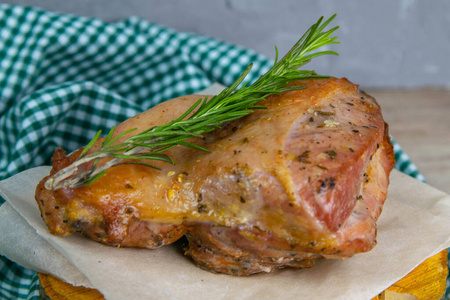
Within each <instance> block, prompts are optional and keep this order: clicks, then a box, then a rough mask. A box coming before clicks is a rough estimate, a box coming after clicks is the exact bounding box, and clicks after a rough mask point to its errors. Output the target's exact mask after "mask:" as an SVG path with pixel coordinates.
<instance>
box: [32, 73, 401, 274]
mask: <svg viewBox="0 0 450 300" xmlns="http://www.w3.org/2000/svg"><path fill="white" fill-rule="evenodd" d="M301 84H304V85H307V86H308V88H307V89H304V90H299V91H293V92H288V93H285V94H283V95H281V96H273V97H269V98H268V99H267V100H266V101H265V102H263V105H265V106H266V107H267V108H268V109H266V110H258V111H257V112H255V113H253V114H251V115H250V116H248V117H245V118H243V119H240V120H237V121H234V122H231V123H228V124H226V126H225V127H224V128H223V129H222V130H216V131H214V132H212V133H209V134H207V135H206V136H205V138H204V139H195V140H193V141H192V142H194V143H196V144H198V145H200V146H202V147H205V148H207V149H209V150H210V151H211V152H203V151H200V150H196V149H188V148H184V147H175V148H172V149H171V150H169V151H168V154H169V155H170V156H171V157H172V158H173V159H174V160H175V161H176V162H177V164H176V165H175V166H173V165H169V164H164V163H158V162H157V163H156V164H158V166H159V167H161V171H158V170H154V169H151V168H148V167H145V166H141V165H121V166H118V167H115V168H112V169H110V170H109V171H108V173H107V174H106V175H105V176H104V177H102V178H100V179H99V180H98V181H96V182H95V183H93V184H92V185H89V186H87V187H83V188H76V189H61V190H56V191H49V190H46V189H45V188H44V182H45V180H46V178H44V179H43V180H42V182H41V183H40V184H39V185H38V187H37V190H36V201H37V203H38V204H39V207H40V209H41V214H42V217H43V219H44V220H45V222H46V223H47V225H48V228H49V230H50V231H51V232H52V233H54V234H59V235H62V236H64V235H68V234H70V233H72V232H75V231H79V232H82V233H83V234H85V235H87V236H88V237H90V238H91V239H93V240H96V241H99V242H101V243H104V244H108V245H121V246H128V247H146V248H157V247H160V246H162V245H168V244H171V243H173V242H174V241H176V240H178V239H179V238H180V237H182V236H183V235H185V234H186V236H187V238H188V240H189V246H188V247H187V249H186V254H188V255H190V256H191V257H193V259H194V260H195V261H196V262H197V264H198V265H200V266H202V267H204V268H206V269H209V270H212V271H215V272H222V273H228V274H235V275H248V274H252V273H257V272H261V271H266V272H270V271H272V270H274V269H276V268H279V267H284V266H292V267H309V266H312V265H313V264H314V259H316V258H320V257H326V258H341V259H342V258H346V257H350V256H352V255H354V254H355V253H359V252H365V251H369V250H370V249H372V247H374V245H375V244H376V220H377V219H378V216H379V214H380V212H381V210H382V206H383V203H384V201H385V199H386V193H387V187H388V184H389V173H390V171H391V170H392V168H393V165H394V155H393V150H392V145H391V143H390V139H389V135H388V129H387V126H386V124H385V123H384V121H383V118H382V115H381V110H380V107H379V105H378V104H377V102H376V101H375V99H373V98H372V97H370V96H368V95H366V94H364V93H361V92H359V91H358V86H357V85H354V84H352V83H350V82H349V81H347V80H346V79H335V78H331V79H320V80H319V79H317V80H309V81H304V82H301ZM199 97H200V96H186V97H180V98H176V99H173V100H170V101H167V102H164V103H162V104H160V105H158V106H156V107H154V108H153V109H151V110H149V111H146V112H144V113H142V114H139V115H137V116H135V117H133V118H130V119H129V120H127V121H125V122H124V123H122V124H120V125H119V126H118V127H117V128H116V133H118V132H123V131H124V130H127V129H129V128H134V127H136V128H138V131H142V130H144V129H146V128H148V127H149V126H153V125H159V124H164V123H167V122H168V121H170V120H172V119H174V118H176V117H177V116H179V115H180V114H181V113H182V112H184V111H185V110H186V109H187V108H188V107H189V106H190V105H191V104H192V103H193V102H194V101H195V100H197V99H198V98H199ZM77 155H79V152H76V153H74V154H73V155H71V156H66V155H65V152H64V151H63V150H62V149H60V148H59V149H57V150H56V152H55V154H54V156H53V170H52V173H53V172H56V171H57V170H59V169H61V168H62V167H64V166H65V165H68V164H69V163H70V162H71V161H72V160H73V159H75V157H77ZM152 163H153V162H152Z"/></svg>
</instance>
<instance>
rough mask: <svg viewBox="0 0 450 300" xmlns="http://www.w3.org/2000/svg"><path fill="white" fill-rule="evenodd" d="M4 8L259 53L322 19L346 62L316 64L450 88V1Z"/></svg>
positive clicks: (285, 0)
mask: <svg viewBox="0 0 450 300" xmlns="http://www.w3.org/2000/svg"><path fill="white" fill-rule="evenodd" d="M4 3H9V4H18V5H27V6H38V7H42V8H44V9H47V10H52V11H58V12H64V13H72V14H77V15H83V16H91V17H96V18H100V19H102V20H105V21H117V20H121V19H124V18H127V17H129V16H138V17H141V18H143V19H146V20H148V21H151V22H154V23H158V24H161V25H165V26H167V27H171V28H174V29H176V30H179V31H185V32H194V33H198V34H202V35H206V36H210V37H214V38H217V39H220V40H223V41H226V42H229V43H233V44H237V45H241V46H244V47H246V48H250V49H254V50H256V51H258V52H260V53H262V54H265V55H266V56H268V57H269V58H273V57H274V53H275V51H274V46H275V45H277V47H278V49H279V50H280V54H282V53H284V52H285V51H287V50H288V49H289V48H290V46H292V45H293V44H294V43H295V42H296V41H297V39H298V38H300V36H301V35H302V34H303V33H304V32H305V30H306V29H307V28H308V27H309V26H310V25H311V24H313V23H314V22H315V21H316V20H317V19H318V18H319V17H320V16H322V15H323V16H325V17H328V16H331V15H332V14H334V13H337V14H338V16H337V18H336V20H335V21H334V23H333V24H336V25H339V26H340V29H339V30H338V32H337V35H338V36H339V40H340V41H341V44H340V45H334V46H333V47H332V49H333V50H336V51H338V52H339V54H340V56H339V57H322V58H319V59H318V60H316V61H315V62H313V63H311V64H310V65H308V68H312V69H315V70H317V71H318V72H319V73H321V74H327V75H333V76H338V77H347V78H349V79H350V80H351V81H353V82H355V83H359V84H360V85H361V86H363V87H369V88H372V87H376V88H386V87H387V88H410V87H424V86H431V87H446V88H450V59H449V55H450V51H449V50H450V1H448V0H378V1H373V0H358V1H354V0H340V1H336V0H316V1H311V0H310V1H307V0H297V1H295V0H278V1H276V0H177V1H175V0H166V1H164V0H129V1H125V0H78V1H61V0H10V1H4Z"/></svg>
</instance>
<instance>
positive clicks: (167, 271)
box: [0, 167, 450, 300]
mask: <svg viewBox="0 0 450 300" xmlns="http://www.w3.org/2000/svg"><path fill="white" fill-rule="evenodd" d="M49 170H50V168H49V167H38V168H34V169H30V170H27V171H24V172H22V173H20V174H17V175H15V176H13V177H11V178H9V179H6V180H4V181H1V182H0V194H1V195H2V197H4V198H5V199H6V201H7V202H6V203H5V204H4V205H2V206H1V207H0V228H1V230H0V240H1V243H0V253H2V254H4V255H6V256H7V257H8V258H9V259H11V260H13V261H15V262H17V263H19V264H21V265H23V266H25V267H28V268H32V269H34V270H37V271H39V272H45V273H51V274H54V275H56V276H57V277H59V278H61V279H63V280H65V281H67V282H69V283H71V284H73V285H83V286H86V287H93V288H96V289H98V290H99V291H100V292H101V293H102V294H103V295H104V296H105V298H106V299H183V300H186V299H196V300H200V299H346V300H348V299H357V300H361V299H371V298H372V297H375V296H376V295H377V294H379V293H380V292H382V291H383V290H385V289H386V288H388V287H389V286H390V285H392V284H393V283H395V282H396V281H398V280H399V279H400V278H402V277H404V276H405V275H406V274H407V273H408V272H410V271H411V270H412V269H414V268H415V267H416V266H417V265H419V264H420V263H422V262H423V261H424V260H425V259H426V258H428V257H430V256H432V255H434V254H436V253H438V252H440V251H442V250H444V249H445V248H447V247H449V246H450V196H449V195H447V194H445V193H443V192H440V191H438V190H436V189H434V188H432V187H430V186H428V185H426V184H424V183H421V182H419V181H417V180H415V179H413V178H411V177H409V176H407V175H404V174H402V173H400V172H398V171H395V170H394V171H393V172H392V174H391V185H390V188H389V193H388V199H387V201H386V204H385V206H384V209H383V213H382V214H381V217H380V219H379V221H378V238H377V240H378V245H377V246H376V247H375V248H374V249H373V250H372V251H370V252H368V253H362V254H357V255H355V256H354V257H352V258H349V259H346V260H344V261H341V260H319V261H318V262H317V264H316V266H314V267H313V268H311V269H300V270H298V269H284V270H280V271H276V272H274V273H269V274H256V275H252V276H249V277H234V276H229V275H222V274H213V273H210V272H208V271H205V270H202V269H200V268H198V267H196V266H195V265H194V263H193V262H192V261H191V260H190V259H189V258H188V257H185V256H184V255H183V254H182V251H181V250H180V249H179V247H177V246H176V245H171V246H166V247H162V248H160V249H158V250H146V249H132V248H115V247H108V246H104V245H101V244H98V243H96V242H93V241H91V240H88V239H86V238H84V237H82V236H80V235H72V236H68V237H64V238H61V237H57V236H53V235H51V234H49V232H48V230H47V228H46V225H45V224H44V222H43V221H42V219H41V217H40V214H39V209H38V206H37V204H36V203H35V201H34V190H35V187H36V185H37V184H38V182H39V180H40V179H41V178H43V177H44V176H45V175H47V174H48V173H49Z"/></svg>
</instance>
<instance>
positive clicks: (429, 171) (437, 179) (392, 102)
mask: <svg viewBox="0 0 450 300" xmlns="http://www.w3.org/2000/svg"><path fill="white" fill-rule="evenodd" d="M366 92H367V93H369V94H370V95H372V96H373V97H375V98H376V99H377V100H378V102H379V103H380V105H381V107H382V111H383V116H384V118H385V120H386V121H387V122H388V124H389V128H390V133H391V135H392V136H393V138H394V140H395V141H396V142H397V143H398V144H400V146H401V147H402V149H403V150H404V152H406V153H407V154H408V155H409V157H410V159H411V160H412V161H413V162H414V164H415V165H416V166H417V168H418V169H419V172H420V173H421V174H422V175H424V177H425V180H426V182H427V183H428V184H429V185H431V186H433V187H435V188H437V189H440V190H442V191H444V192H446V193H447V194H450V89H432V88H425V89H410V90H370V89H366Z"/></svg>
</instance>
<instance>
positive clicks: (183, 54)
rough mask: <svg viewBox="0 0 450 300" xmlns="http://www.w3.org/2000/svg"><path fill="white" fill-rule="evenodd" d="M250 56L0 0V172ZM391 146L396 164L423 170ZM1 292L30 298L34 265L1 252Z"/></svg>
mask: <svg viewBox="0 0 450 300" xmlns="http://www.w3.org/2000/svg"><path fill="white" fill-rule="evenodd" d="M250 62H253V64H254V66H253V71H252V72H251V73H250V74H249V77H248V78H249V80H250V81H253V80H255V79H256V78H257V77H258V76H259V75H261V74H262V73H264V72H265V71H267V70H268V69H269V68H270V66H271V61H269V60H268V59H266V58H265V57H263V56H262V55H259V54H257V53H255V52H253V51H250V50H246V49H243V48H240V47H237V46H233V45H229V44H226V43H223V42H220V41H217V40H214V39H211V38H207V37H204V36H199V35H194V34H188V33H182V32H177V31H174V30H172V29H169V28H165V27H162V26H159V25H156V24H152V23H149V22H147V21H144V20H141V19H138V18H133V17H132V18H129V19H127V20H125V21H123V22H118V23H106V22H103V21H100V20H98V19H93V18H85V17H79V16H73V15H64V14H58V13H53V12H47V11H43V10H40V9H37V8H29V7H21V6H9V5H0V180H3V179H5V178H7V177H10V176H12V175H14V174H16V173H18V172H20V171H23V170H25V169H28V168H31V167H35V166H39V165H43V164H50V158H51V155H52V153H53V151H54V149H55V148H56V147H57V146H60V145H63V146H64V148H65V149H67V150H68V151H72V150H75V149H77V148H79V147H81V146H83V145H85V144H86V143H87V142H88V141H89V140H90V139H91V138H92V137H93V136H94V135H95V133H96V132H97V131H98V130H99V129H102V130H104V131H107V130H109V128H110V127H111V126H113V125H116V124H118V123H119V122H121V121H123V120H125V119H127V118H129V117H131V116H133V115H135V114H137V113H139V112H142V111H144V110H147V109H148V108H150V107H152V106H154V105H155V104H158V103H160V102H162V101H165V100H168V99H171V98H174V97H177V96H181V95H186V94H192V93H195V92H196V91H199V90H202V89H204V88H206V87H208V86H210V85H211V84H212V83H214V82H219V83H221V84H223V85H230V84H231V83H232V82H233V81H234V80H235V79H236V78H237V77H238V76H239V75H240V74H241V73H242V72H243V70H244V69H245V68H246V67H247V66H248V64H249V63H250ZM394 146H395V152H396V159H397V163H396V167H397V168H398V169H400V170H401V171H403V172H405V173H407V174H409V175H411V176H413V177H415V178H418V179H421V180H423V178H422V177H421V175H420V174H419V173H418V171H417V169H416V167H415V166H414V164H412V163H411V162H410V160H409V158H408V156H407V155H406V154H405V153H403V151H402V150H401V148H400V147H399V146H398V145H397V144H395V143H394ZM2 203H3V199H1V198H0V205H1V204H2ZM0 242H1V241H0ZM0 299H39V281H38V277H37V276H36V273H35V272H34V271H32V270H29V269H25V268H23V267H21V266H19V265H17V264H15V263H14V262H11V261H10V260H8V258H6V257H4V256H0Z"/></svg>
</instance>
